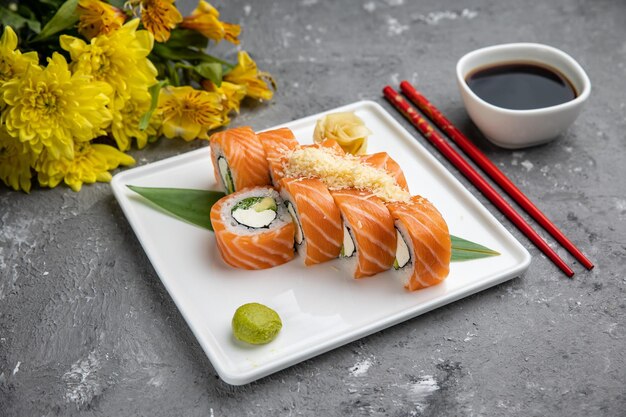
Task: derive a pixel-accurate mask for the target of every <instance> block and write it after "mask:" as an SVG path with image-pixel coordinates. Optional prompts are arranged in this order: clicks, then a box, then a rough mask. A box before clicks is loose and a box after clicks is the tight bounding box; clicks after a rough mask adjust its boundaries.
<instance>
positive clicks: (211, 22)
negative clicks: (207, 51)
mask: <svg viewBox="0 0 626 417" xmlns="http://www.w3.org/2000/svg"><path fill="white" fill-rule="evenodd" d="M219 17H220V13H219V12H218V11H217V9H216V8H215V7H213V6H211V4H209V3H207V2H206V1H204V0H200V2H199V3H198V7H196V9H195V10H194V11H193V12H191V15H189V16H187V17H185V18H184V19H183V23H181V25H180V27H182V28H185V29H192V30H195V31H198V32H200V33H201V34H202V35H204V36H205V37H207V38H209V39H212V40H214V41H215V42H220V41H221V40H222V39H226V40H227V41H229V42H232V43H234V44H239V39H238V38H237V37H238V36H239V35H240V34H241V26H239V25H235V24H232V23H226V22H221V21H220V20H219Z"/></svg>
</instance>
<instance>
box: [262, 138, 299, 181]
mask: <svg viewBox="0 0 626 417" xmlns="http://www.w3.org/2000/svg"><path fill="white" fill-rule="evenodd" d="M258 136H259V140H260V141H261V145H262V146H263V150H264V151H265V157H266V159H267V163H268V166H269V171H270V177H271V180H272V184H273V185H274V187H276V188H278V189H280V185H279V181H280V180H281V178H283V177H284V176H285V173H284V166H283V161H284V159H285V155H286V154H287V153H288V152H289V151H291V150H293V149H295V148H296V147H297V146H298V141H297V140H296V137H295V136H294V135H293V132H292V131H291V130H290V129H288V128H286V127H283V128H281V129H275V130H269V131H267V132H261V133H259V134H258Z"/></svg>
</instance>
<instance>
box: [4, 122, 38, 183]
mask: <svg viewBox="0 0 626 417" xmlns="http://www.w3.org/2000/svg"><path fill="white" fill-rule="evenodd" d="M32 162H33V155H32V153H31V152H30V149H29V148H28V147H27V146H25V145H24V144H23V143H22V142H20V141H19V140H18V139H16V138H14V137H12V136H10V135H9V134H8V133H7V131H6V129H5V128H4V127H0V180H2V181H3V182H4V183H5V184H6V185H8V186H9V187H12V188H13V189H14V190H16V191H18V190H24V191H26V192H27V193H28V192H30V179H31V177H32V172H31V169H30V167H31V163H32Z"/></svg>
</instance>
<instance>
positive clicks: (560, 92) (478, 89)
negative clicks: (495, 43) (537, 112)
mask: <svg viewBox="0 0 626 417" xmlns="http://www.w3.org/2000/svg"><path fill="white" fill-rule="evenodd" d="M465 81H466V82H467V85H468V86H469V88H470V89H471V90H472V91H473V92H474V93H476V95H477V96H478V97H480V98H482V99H483V100H485V101H486V102H488V103H490V104H493V105H494V106H498V107H503V108H506V109H512V110H531V109H540V108H544V107H550V106H556V105H558V104H562V103H566V102H568V101H570V100H573V99H575V98H576V96H577V93H576V89H575V88H574V86H573V85H572V83H571V82H570V81H569V80H568V79H567V78H566V77H565V76H564V75H563V74H561V73H560V72H558V71H557V70H555V69H553V68H550V67H547V66H545V67H544V66H540V65H537V64H530V63H523V62H521V63H506V64H498V65H493V66H489V67H486V68H481V69H478V70H477V71H475V72H473V73H471V74H470V75H469V76H468V77H467V78H466V79H465Z"/></svg>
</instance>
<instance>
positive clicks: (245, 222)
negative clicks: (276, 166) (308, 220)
mask: <svg viewBox="0 0 626 417" xmlns="http://www.w3.org/2000/svg"><path fill="white" fill-rule="evenodd" d="M211 225H212V226H213V230H214V231H215V239H216V241H217V248H218V249H219V251H220V254H221V255H222V259H223V260H224V262H226V263H227V264H228V265H230V266H232V267H235V268H241V269H266V268H271V267H274V266H277V265H281V264H284V263H285V262H289V261H290V260H292V259H293V258H294V256H295V253H294V249H293V239H294V225H293V222H292V221H291V216H289V212H288V211H287V209H286V208H285V204H284V202H283V200H282V199H281V198H280V195H279V194H278V192H277V191H276V190H274V189H273V188H270V187H251V188H246V189H244V190H241V191H237V192H235V193H233V194H230V195H227V196H226V197H223V198H221V199H220V200H218V201H217V202H216V203H215V204H214V205H213V207H212V208H211Z"/></svg>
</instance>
